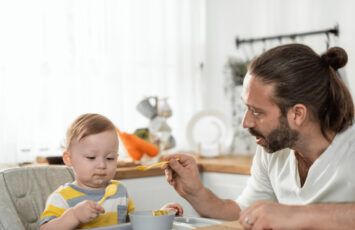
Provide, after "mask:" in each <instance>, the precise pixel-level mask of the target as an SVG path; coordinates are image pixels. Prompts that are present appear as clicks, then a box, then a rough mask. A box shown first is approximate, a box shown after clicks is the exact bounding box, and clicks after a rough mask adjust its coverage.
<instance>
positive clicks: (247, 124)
mask: <svg viewBox="0 0 355 230" xmlns="http://www.w3.org/2000/svg"><path fill="white" fill-rule="evenodd" d="M272 95H273V85H272V84H265V83H263V82H262V81H261V80H259V79H258V78H255V77H254V76H252V75H250V74H247V76H246V77H245V79H244V84H243V94H242V98H243V100H244V102H245V104H246V106H247V111H246V112H245V115H244V120H243V127H244V128H248V130H249V132H250V133H251V134H252V135H253V136H255V137H256V143H257V144H258V145H261V146H262V147H263V148H264V149H265V151H267V152H269V153H272V152H275V151H278V150H281V149H284V148H288V147H292V146H294V144H295V142H296V141H297V139H298V132H297V131H295V130H292V129H291V128H290V126H289V123H288V120H287V117H286V116H284V115H282V114H281V111H280V109H279V107H278V105H277V104H276V103H275V102H274V101H273V100H272Z"/></svg>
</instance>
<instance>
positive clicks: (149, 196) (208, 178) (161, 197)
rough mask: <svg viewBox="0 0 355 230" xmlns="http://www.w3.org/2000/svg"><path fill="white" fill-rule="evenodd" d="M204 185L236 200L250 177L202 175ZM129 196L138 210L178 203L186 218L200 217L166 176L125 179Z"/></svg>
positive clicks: (214, 191)
mask: <svg viewBox="0 0 355 230" xmlns="http://www.w3.org/2000/svg"><path fill="white" fill-rule="evenodd" d="M201 178H202V180H203V183H204V185H205V186H206V187H207V188H209V189H210V190H211V191H212V192H213V193H215V194H216V195H217V196H219V197H221V198H224V199H226V198H228V199H236V198H237V197H238V195H239V194H240V193H241V192H242V190H243V189H244V187H245V185H246V183H247V180H248V178H249V176H244V175H239V174H229V173H210V172H205V173H202V175H201ZM121 182H122V183H123V184H124V185H126V187H127V190H128V193H129V195H130V196H131V197H132V199H133V200H134V203H135V205H136V210H154V209H159V208H161V207H162V206H163V205H164V204H166V203H169V202H177V203H179V204H181V205H182V206H183V207H184V216H199V215H198V214H197V212H196V211H195V210H194V209H193V208H192V207H191V205H190V204H189V203H188V202H187V201H186V200H184V199H183V198H182V197H180V196H179V194H177V192H176V191H175V190H174V188H173V187H172V186H170V185H169V184H168V183H167V181H166V179H165V177H164V176H155V177H144V178H136V179H125V180H121Z"/></svg>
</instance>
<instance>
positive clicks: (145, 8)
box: [0, 0, 355, 164]
mask: <svg viewBox="0 0 355 230" xmlns="http://www.w3.org/2000/svg"><path fill="white" fill-rule="evenodd" d="M353 9H355V2H353V1H348V0H313V1H309V0H298V1H295V0H248V1H246V0H81V1H80V0H79V1H72V0H60V1H59V0H31V1H28V0H12V1H6V0H0V31H1V34H0V107H1V110H0V164H17V163H21V162H32V161H34V160H35V159H36V157H37V156H56V155H61V151H62V150H61V144H62V143H63V140H64V135H65V132H66V129H67V127H68V126H69V124H70V123H71V122H72V121H73V120H74V119H75V118H76V117H77V116H79V115H80V114H82V113H88V112H92V113H100V114H103V115H105V116H107V117H108V118H110V119H111V120H112V121H113V122H114V123H115V124H116V126H117V127H118V128H119V129H120V130H121V131H125V132H128V133H133V132H134V131H136V130H137V129H140V128H146V127H149V126H150V125H151V122H152V120H149V118H147V117H145V116H142V114H141V113H140V112H139V111H137V109H136V106H137V104H139V103H140V102H141V101H142V100H144V99H145V98H147V97H151V96H153V97H157V98H162V99H163V98H166V102H167V103H168V104H169V107H170V109H171V111H172V114H171V116H169V119H168V120H167V124H168V125H169V132H170V133H171V134H172V136H173V137H174V142H175V143H174V147H172V148H170V149H169V151H170V152H173V151H181V150H184V151H201V152H204V151H205V153H206V155H211V156H212V155H216V154H217V155H218V154H222V153H223V154H252V152H253V148H254V146H253V143H252V141H250V140H248V137H246V136H245V133H243V131H241V129H240V122H241V120H240V119H241V117H242V115H243V111H242V110H243V107H242V106H240V103H239V102H238V99H239V98H238V97H239V96H238V94H239V93H240V92H239V89H240V81H236V79H235V76H234V75H233V73H235V71H236V69H233V68H234V67H235V66H237V67H235V68H237V71H238V70H240V71H241V72H243V71H242V70H243V69H241V68H242V67H240V65H233V64H240V63H241V64H242V65H241V66H243V63H247V61H248V60H250V59H251V58H252V57H254V56H255V55H258V54H260V53H261V52H262V51H264V50H266V49H269V48H271V47H274V46H276V45H280V44H286V43H291V42H298V43H304V44H307V45H310V46H311V47H312V48H314V49H315V50H316V51H317V52H318V53H323V52H325V50H326V49H327V47H329V46H341V47H343V48H344V49H345V50H346V51H347V52H348V55H349V62H348V64H347V65H346V66H345V67H344V68H343V69H342V70H341V74H342V77H343V79H344V80H345V82H346V84H347V85H348V86H349V88H350V89H351V92H352V94H353V95H354V93H355V63H354V57H355V45H354V42H353V41H354V38H355V27H354V26H353V25H352V24H353V23H352V22H353V21H354V20H355V16H354V13H353ZM334 30H336V31H337V32H336V33H335V32H334ZM312 31H313V32H314V31H330V32H319V33H316V34H314V35H310V36H308V35H305V36H303V35H302V36H301V35H300V34H302V33H303V32H312ZM331 31H333V32H334V33H333V32H331ZM297 34H298V35H297ZM281 35H290V36H284V37H283V36H281ZM273 36H276V37H278V36H279V38H277V39H264V40H261V41H255V42H246V43H242V44H239V45H238V46H237V44H236V40H237V39H239V40H238V41H241V40H243V39H249V38H267V37H273ZM233 71H234V72H233ZM206 116H207V117H208V116H209V117H210V121H207V124H210V129H206V125H204V123H203V122H202V123H200V124H202V126H204V129H203V128H202V129H201V128H199V125H198V124H199V123H198V121H200V122H201V118H202V117H204V118H206ZM211 117H213V119H215V120H213V119H212V118H211ZM211 124H212V125H211ZM200 126H201V125H200ZM215 126H216V127H217V128H216V127H215ZM213 132H215V134H214V136H213V135H212V136H208V133H213ZM201 133H202V134H201ZM221 133H222V134H221ZM196 135H197V136H196ZM198 135H207V136H203V137H201V136H198ZM215 139H216V140H217V139H218V140H217V141H215ZM211 140H212V142H214V143H212V145H210V146H208V143H207V142H208V141H210V142H211ZM204 141H205V142H204ZM201 143H206V144H205V147H204V146H203V145H201ZM246 143H247V144H246ZM222 145H223V146H222ZM121 155H122V157H125V153H124V151H122V152H121Z"/></svg>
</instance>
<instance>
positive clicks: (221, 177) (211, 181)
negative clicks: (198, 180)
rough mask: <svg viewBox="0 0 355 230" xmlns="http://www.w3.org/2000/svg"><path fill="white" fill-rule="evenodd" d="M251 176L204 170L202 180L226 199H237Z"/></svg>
mask: <svg viewBox="0 0 355 230" xmlns="http://www.w3.org/2000/svg"><path fill="white" fill-rule="evenodd" d="M249 177H250V176H247V175H240V174H230V173H214V172H204V173H203V174H202V180H203V183H204V185H205V186H206V187H207V188H209V189H210V190H211V191H212V192H213V193H214V194H216V195H217V196H219V197H220V198H224V199H233V200H234V199H236V198H237V197H238V196H239V195H240V194H241V192H242V191H243V189H244V187H245V186H246V184H247V181H248V179H249Z"/></svg>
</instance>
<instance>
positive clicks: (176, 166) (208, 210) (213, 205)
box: [165, 154, 240, 220]
mask: <svg viewBox="0 0 355 230" xmlns="http://www.w3.org/2000/svg"><path fill="white" fill-rule="evenodd" d="M166 160H168V161H169V167H168V168H166V169H165V174H166V178H167V181H168V182H169V184H171V185H172V186H174V188H175V190H176V191H177V192H178V193H179V194H180V195H181V196H182V197H183V198H185V199H186V200H187V201H188V202H189V203H190V204H191V205H192V206H193V207H194V209H195V210H196V211H197V212H198V213H199V214H200V215H201V216H205V217H210V218H216V219H225V220H236V219H238V216H239V213H240V208H239V206H238V205H237V203H236V202H234V201H233V200H223V199H220V198H218V197H217V196H216V195H215V194H213V193H212V192H211V191H210V190H208V189H207V188H205V187H204V186H203V184H202V181H201V179H200V174H199V170H198V167H197V164H196V161H195V159H194V158H193V157H192V156H189V155H186V154H173V155H169V156H168V157H166Z"/></svg>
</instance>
